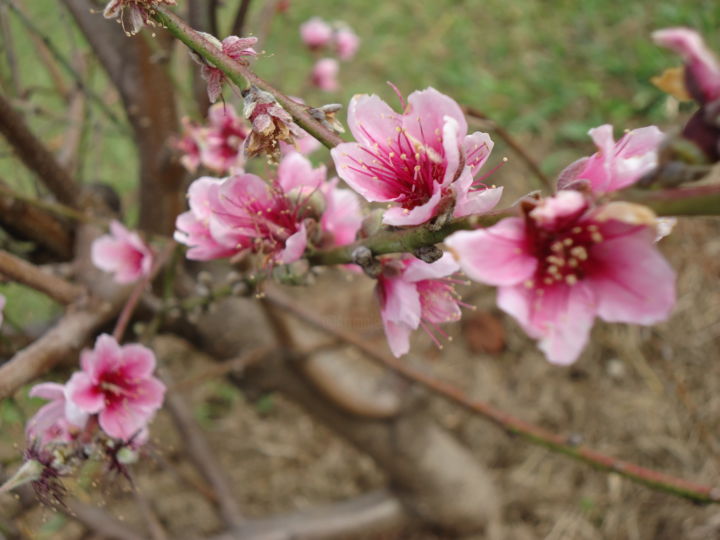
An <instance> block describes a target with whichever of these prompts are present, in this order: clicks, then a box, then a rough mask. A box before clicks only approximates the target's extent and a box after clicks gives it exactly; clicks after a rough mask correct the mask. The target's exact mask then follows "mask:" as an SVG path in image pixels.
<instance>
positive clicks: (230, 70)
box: [153, 6, 343, 148]
mask: <svg viewBox="0 0 720 540" xmlns="http://www.w3.org/2000/svg"><path fill="white" fill-rule="evenodd" d="M153 16H154V18H155V20H156V21H157V22H158V23H160V25H162V26H164V27H165V28H166V29H167V31H168V32H170V33H171V34H172V35H173V36H175V37H176V38H178V39H179V40H180V41H182V42H183V43H184V44H185V45H187V46H188V47H190V48H191V49H192V50H193V51H195V52H196V53H198V54H199V55H200V56H202V57H203V58H204V59H205V60H207V61H208V62H210V63H211V64H212V65H214V66H215V67H217V68H218V69H220V70H221V71H222V72H223V73H225V75H227V77H228V78H229V79H230V80H231V81H232V82H233V83H235V85H237V86H238V88H242V87H244V86H245V82H246V81H247V82H248V83H250V84H253V85H255V86H257V87H258V88H260V89H262V90H265V91H266V92H269V93H270V94H272V95H273V96H274V97H275V99H276V100H277V101H278V103H279V104H280V105H282V106H283V108H284V109H285V110H286V111H287V112H288V113H289V114H290V115H291V116H292V117H293V119H294V120H295V122H297V124H298V125H299V126H300V127H302V128H303V129H304V130H305V131H307V132H308V133H309V134H310V135H312V136H313V137H315V138H316V139H317V140H318V141H320V142H321V143H323V144H324V145H325V146H327V147H328V148H333V147H334V146H337V145H338V144H340V143H342V142H343V140H342V139H341V138H340V137H338V135H337V134H335V133H333V132H332V131H330V130H329V129H327V128H326V127H325V126H323V125H322V124H320V123H319V122H318V121H317V120H315V119H314V118H312V117H311V116H310V114H309V113H308V112H307V110H306V109H307V107H306V106H305V105H301V104H299V103H297V102H296V101H293V100H292V99H290V98H289V97H288V96H286V95H285V94H283V93H282V92H280V91H279V90H277V89H275V88H274V87H273V86H272V85H271V84H270V83H268V82H267V81H265V80H264V79H261V78H260V77H258V76H257V75H256V74H255V73H254V72H253V71H252V70H251V69H250V68H249V66H248V65H247V64H244V63H240V62H236V61H235V60H233V59H232V58H230V57H229V56H226V55H225V54H223V53H222V51H220V50H218V49H217V47H215V46H214V45H212V44H211V43H210V42H209V41H208V40H207V39H205V38H204V37H203V36H201V35H200V34H198V33H197V32H196V31H195V30H193V29H192V28H190V27H189V26H188V25H187V24H186V23H185V21H183V20H182V19H181V18H180V17H178V16H177V15H175V14H174V13H173V12H172V11H170V10H168V9H166V8H164V7H162V6H156V11H155V13H154V15H153Z"/></svg>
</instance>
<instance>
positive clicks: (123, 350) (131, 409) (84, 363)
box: [67, 334, 165, 440]
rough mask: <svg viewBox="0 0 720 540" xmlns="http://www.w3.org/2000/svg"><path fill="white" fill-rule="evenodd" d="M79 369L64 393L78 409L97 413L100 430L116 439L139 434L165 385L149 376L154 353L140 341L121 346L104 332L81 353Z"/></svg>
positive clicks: (152, 368)
mask: <svg viewBox="0 0 720 540" xmlns="http://www.w3.org/2000/svg"><path fill="white" fill-rule="evenodd" d="M80 365H81V367H82V371H79V372H76V373H75V374H73V376H72V377H71V378H70V380H69V381H68V383H67V396H68V399H69V400H70V401H72V402H73V403H74V404H75V405H76V406H77V407H78V408H79V409H80V410H82V411H83V412H85V413H88V414H98V415H99V416H98V420H99V423H100V427H101V428H102V430H103V431H104V432H105V433H107V434H108V435H110V436H111V437H115V438H117V439H123V440H128V439H130V438H131V437H133V436H134V435H136V434H138V432H140V431H141V430H142V429H143V428H144V427H145V426H146V425H147V424H148V422H149V421H150V420H151V418H152V416H153V415H154V414H155V411H157V409H159V408H160V406H161V405H162V402H163V396H164V394H165V385H164V384H163V383H162V382H160V380H158V379H157V378H155V377H153V376H152V373H153V371H154V369H155V355H154V354H153V352H152V351H151V350H150V349H148V348H146V347H143V346H142V345H137V344H130V345H124V346H120V345H118V343H117V341H115V339H114V338H113V337H111V336H109V335H107V334H103V335H101V336H100V337H98V338H97V341H96V342H95V348H94V349H93V350H91V351H90V350H85V351H83V352H82V354H81V356H80Z"/></svg>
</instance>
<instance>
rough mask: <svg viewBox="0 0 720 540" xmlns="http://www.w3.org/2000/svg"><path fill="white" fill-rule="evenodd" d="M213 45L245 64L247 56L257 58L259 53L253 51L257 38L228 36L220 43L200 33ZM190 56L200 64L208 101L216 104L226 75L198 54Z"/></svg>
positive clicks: (210, 36)
mask: <svg viewBox="0 0 720 540" xmlns="http://www.w3.org/2000/svg"><path fill="white" fill-rule="evenodd" d="M198 33H199V34H201V35H202V36H203V37H204V38H205V39H206V40H207V41H208V42H209V43H210V44H211V45H214V46H215V48H216V49H218V51H220V52H222V53H223V54H225V55H226V56H229V57H230V58H232V59H233V60H235V61H238V62H245V57H247V56H257V52H255V49H253V48H252V47H253V45H255V43H257V38H256V37H246V38H241V37H238V36H228V37H226V38H225V39H223V40H222V41H219V40H218V39H217V38H216V37H215V36H212V35H210V34H206V33H205V32H198ZM190 56H191V57H192V59H193V60H195V61H196V62H197V63H198V64H200V66H201V67H200V75H201V76H202V78H203V79H205V81H206V82H207V92H208V99H209V100H210V103H215V102H216V101H217V100H218V98H219V97H220V94H221V93H222V85H223V83H224V82H225V74H224V73H223V72H222V71H221V70H220V69H218V68H216V67H215V66H212V65H210V64H208V63H207V61H206V60H205V59H204V58H203V57H201V56H199V55H198V54H197V53H193V52H191V53H190Z"/></svg>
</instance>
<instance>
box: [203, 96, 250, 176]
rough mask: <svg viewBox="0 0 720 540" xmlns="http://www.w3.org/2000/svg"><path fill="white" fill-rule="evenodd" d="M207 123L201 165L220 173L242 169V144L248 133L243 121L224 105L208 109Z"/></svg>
mask: <svg viewBox="0 0 720 540" xmlns="http://www.w3.org/2000/svg"><path fill="white" fill-rule="evenodd" d="M208 121H209V126H208V129H207V131H206V133H205V137H204V144H202V145H201V151H200V155H201V158H200V159H201V161H202V163H203V165H205V166H206V167H208V168H209V169H212V170H214V171H217V172H221V173H222V172H227V171H230V170H233V169H242V167H243V166H244V165H245V156H244V152H243V144H244V142H245V139H246V138H247V136H248V133H249V129H248V128H247V126H246V125H245V121H244V120H243V119H242V118H241V117H239V116H238V115H237V114H236V113H235V109H234V108H233V107H232V106H231V105H227V104H225V103H217V104H215V105H213V106H212V107H210V110H209V111H208Z"/></svg>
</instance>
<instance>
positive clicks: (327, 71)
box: [310, 58, 340, 92]
mask: <svg viewBox="0 0 720 540" xmlns="http://www.w3.org/2000/svg"><path fill="white" fill-rule="evenodd" d="M339 70H340V64H338V61H337V60H335V59H334V58H322V59H320V60H318V61H317V62H316V63H315V66H314V67H313V69H312V74H311V76H310V80H311V81H312V83H313V84H314V85H315V86H317V87H318V88H319V89H320V90H324V91H325V92H334V91H335V90H337V89H338V88H340V84H339V83H338V81H337V76H338V71H339Z"/></svg>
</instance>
